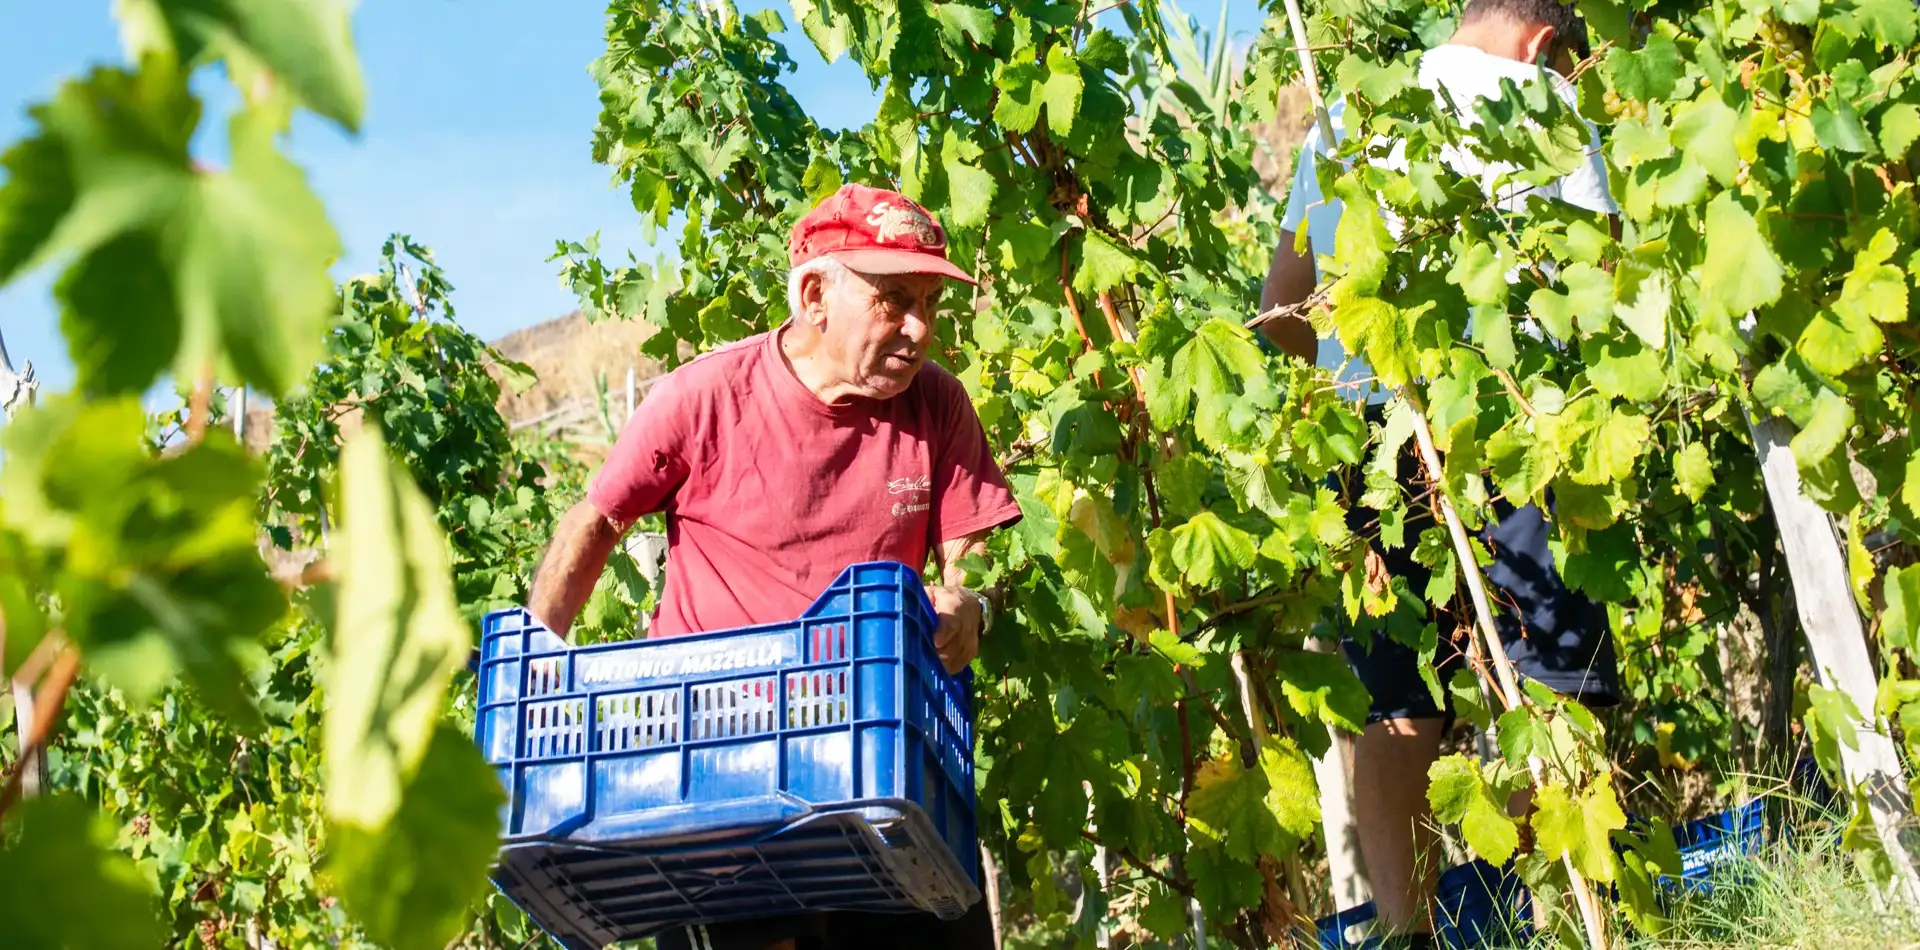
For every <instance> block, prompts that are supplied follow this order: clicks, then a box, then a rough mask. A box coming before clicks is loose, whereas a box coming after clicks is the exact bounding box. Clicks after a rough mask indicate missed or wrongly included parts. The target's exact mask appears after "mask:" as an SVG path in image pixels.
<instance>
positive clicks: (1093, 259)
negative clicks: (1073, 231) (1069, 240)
mask: <svg viewBox="0 0 1920 950" xmlns="http://www.w3.org/2000/svg"><path fill="white" fill-rule="evenodd" d="M982 174H985V173H984V172H982ZM1140 267H1141V264H1140V259H1139V258H1138V257H1135V256H1134V255H1133V252H1131V251H1129V250H1127V249H1126V248H1123V247H1121V246H1120V245H1118V244H1115V243H1113V240H1112V239H1111V238H1108V237H1107V236H1106V235H1105V234H1103V233H1101V232H1099V231H1087V232H1086V236H1085V239H1084V240H1082V241H1081V242H1080V266H1079V268H1078V269H1076V270H1075V271H1074V272H1073V289H1074V290H1077V291H1079V292H1081V293H1083V294H1098V293H1101V292H1103V291H1106V290H1109V289H1111V288H1113V287H1115V286H1118V285H1119V284H1121V283H1123V282H1125V281H1128V280H1131V279H1133V277H1134V276H1135V275H1137V274H1139V273H1140Z"/></svg>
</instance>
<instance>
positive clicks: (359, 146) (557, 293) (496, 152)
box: [0, 0, 1260, 390]
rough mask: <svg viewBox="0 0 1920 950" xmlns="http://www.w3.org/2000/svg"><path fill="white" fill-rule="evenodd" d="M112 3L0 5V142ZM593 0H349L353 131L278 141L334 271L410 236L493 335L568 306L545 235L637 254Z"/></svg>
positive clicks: (41, 295) (89, 48)
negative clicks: (335, 255)
mask: <svg viewBox="0 0 1920 950" xmlns="http://www.w3.org/2000/svg"><path fill="white" fill-rule="evenodd" d="M1228 2H1229V3H1231V4H1232V6H1233V11H1234V22H1233V25H1232V27H1230V31H1231V30H1234V29H1237V30H1240V31H1246V30H1251V29H1256V28H1257V27H1258V25H1259V23H1260V13H1259V11H1258V10H1257V9H1255V7H1254V4H1253V3H1252V2H1251V0H1228ZM768 5H773V6H776V7H778V8H779V9H780V11H781V13H782V16H783V17H785V19H787V20H788V21H789V22H792V20H793V16H792V10H791V8H790V7H788V6H787V4H786V3H785V2H784V0H771V2H769V0H747V2H743V3H741V6H742V8H743V9H746V10H748V11H751V10H755V9H760V8H762V7H764V6H768ZM111 7H112V4H111V2H110V0H51V2H49V0H40V2H34V0H0V147H4V145H5V144H8V143H11V142H13V141H14V140H16V139H18V138H20V137H21V136H22V135H24V134H26V132H27V131H28V128H29V126H28V123H27V121H26V116H25V111H24V110H25V107H26V105H27V104H28V103H30V102H34V101H38V100H42V99H45V98H47V97H48V96H49V95H50V94H51V93H52V92H53V90H54V88H55V87H56V85H57V84H58V83H59V81H60V80H61V79H62V78H64V77H68V76H73V75H76V74H78V73H81V72H82V71H84V70H85V69H86V68H87V67H88V66H89V65H91V64H95V63H116V62H119V61H120V60H121V53H120V47H119V38H118V34H117V32H116V27H115V24H114V22H113V19H112V16H111ZM1188 7H1189V10H1190V11H1191V12H1192V13H1193V14H1194V15H1195V16H1196V17H1198V18H1199V19H1200V20H1201V22H1202V23H1203V24H1206V25H1208V26H1211V25H1212V22H1213V20H1214V18H1215V17H1217V16H1218V15H1219V10H1220V7H1219V6H1218V0H1212V2H1209V0H1194V2H1191V3H1190V4H1188ZM604 10H605V4H604V3H601V2H581V0H546V2H535V0H518V2H512V0H366V2H362V3H361V4H360V5H359V6H358V9H357V10H356V12H355V14H354V19H353V25H354V36H355V38H356V41H357V44H358V47H359V53H360V58H361V65H362V67H363V69H364V70H365V72H366V78H367V87H368V102H367V115H366V120H365V123H364V124H363V127H362V130H361V132H360V134H359V135H358V136H357V137H349V136H347V135H345V134H343V133H341V132H339V131H337V130H335V129H333V128H332V127H331V126H327V125H325V124H323V123H320V122H310V121H302V122H300V123H297V124H296V125H295V128H294V132H293V135H292V136H291V139H290V141H289V143H288V146H287V147H288V150H289V152H290V153H291V154H292V155H293V157H294V158H295V160H297V161H298V162H299V163H300V164H301V165H302V166H303V167H305V168H306V169H307V172H308V175H309V177H310V179H311V181H312V183H313V185H314V187H315V188H316V189H317V190H318V191H319V193H320V196H321V197H322V198H323V199H325V201H326V203H327V208H328V209H329V211H330V213H331V215H332V217H333V222H334V226H335V227H336V228H338V229H339V231H340V234H341V238H342V240H343V242H344V243H345V245H346V248H347V254H346V257H345V258H344V259H343V260H342V261H341V262H340V264H339V266H337V267H336V268H335V275H336V276H345V275H349V274H353V273H357V272H360V271H363V270H366V269H368V268H369V267H370V266H371V265H372V263H373V261H374V257H375V255H376V254H378V252H379V249H380V243H381V241H383V240H384V239H385V237H386V236H387V234H389V233H391V232H394V231H404V232H407V233H410V234H412V235H413V236H414V238H415V239H417V240H419V241H421V242H422V243H425V244H427V245H428V246H430V247H432V248H433V249H434V251H435V254H436V258H437V259H438V261H439V263H440V264H441V266H443V267H444V268H446V270H447V273H448V276H449V277H450V279H451V280H452V281H453V283H454V286H455V288H456V289H455V293H454V298H453V303H454V306H455V308H456V310H457V311H458V316H459V319H460V322H461V323H462V324H464V325H466V326H467V327H468V328H469V329H471V330H473V331H474V332H476V333H479V334H480V335H481V336H483V337H486V338H489V339H492V338H496V337H498V336H500V335H502V334H505V333H507V332H510V331H512V330H515V329H519V328H521V327H524V326H527V325H530V324H533V323H538V322H540V321H542V320H546V319H549V318H552V317H556V316H559V315H562V314H564V313H567V312H568V311H570V310H572V309H573V297H572V295H571V293H569V292H568V291H566V290H564V289H563V288H562V287H561V286H560V284H559V281H558V278H557V276H556V274H557V271H556V265H555V264H551V263H548V262H547V261H546V257H547V255H548V254H549V253H551V251H552V248H553V244H554V241H555V240H556V239H560V238H568V239H573V238H580V237H584V236H586V235H588V234H590V233H593V232H595V231H598V232H600V235H601V249H602V253H603V255H604V256H607V257H608V258H609V259H622V260H623V259H624V256H625V252H626V251H627V250H629V249H631V250H633V251H635V252H636V253H638V254H639V255H640V256H641V257H642V258H643V259H650V258H651V257H652V256H653V252H652V251H651V250H650V249H649V248H647V247H645V246H644V245H642V244H641V243H640V240H641V238H640V229H639V226H638V224H637V220H638V218H637V215H636V214H635V212H634V211H633V208H632V205H631V204H630V203H629V202H628V200H627V198H626V195H625V192H624V191H623V190H620V189H616V188H614V187H613V186H612V184H611V181H610V178H609V174H608V170H607V169H606V168H604V167H602V166H599V165H595V164H594V163H593V161H592V159H591V158H590V155H589V145H590V136H591V134H592V131H593V124H594V119H595V117H596V116H597V115H598V112H599V100H598V98H597V94H598V91H597V89H596V87H595V85H594V83H593V80H592V79H591V78H590V77H589V76H588V75H587V65H588V64H589V63H590V62H592V60H593V58H594V57H595V56H597V55H599V53H600V51H601V49H602V36H601V30H602V25H603V18H602V17H603V12H604ZM1114 19H1115V20H1116V25H1117V20H1118V17H1117V16H1114ZM1241 40H1242V41H1244V40H1245V37H1244V36H1242V37H1241ZM786 45H787V48H788V52H789V54H790V55H791V56H792V57H793V59H794V60H795V61H796V62H797V63H798V64H799V71H798V72H797V73H796V74H794V75H792V76H789V77H788V79H787V84H788V87H789V88H790V89H791V90H792V91H793V93H794V95H795V96H796V98H798V99H799V101H800V103H801V105H802V106H803V107H805V108H806V109H807V110H808V112H809V113H811V114H812V115H813V116H814V117H815V119H816V120H818V121H820V122H821V123H822V124H825V125H832V126H849V125H860V124H863V123H865V122H866V121H867V120H868V119H870V118H871V117H872V116H873V113H874V110H875V108H876V107H877V105H878V101H879V100H878V97H877V95H875V94H874V93H873V92H872V90H871V89H870V87H869V86H868V85H867V81H866V78H865V77H864V76H863V75H861V73H860V70H859V68H858V67H856V66H855V65H853V64H852V63H851V62H850V61H847V60H844V59H843V60H841V61H840V62H838V63H835V64H833V65H828V64H826V63H824V62H823V61H821V59H820V57H819V54H818V53H816V52H815V51H814V49H813V48H812V46H811V44H809V43H807V42H806V40H805V38H804V37H803V36H801V35H800V34H799V32H798V30H792V31H790V35H789V36H788V37H787V38H786ZM202 85H203V87H210V88H212V89H218V87H217V86H209V84H202ZM53 277H54V273H53V272H52V271H51V270H43V271H41V272H39V273H36V274H33V275H30V276H28V277H26V278H24V279H21V280H17V281H15V282H14V283H13V284H12V285H9V286H7V287H5V288H0V331H3V332H4V333H5V335H6V343H7V347H8V349H9V351H10V352H11V354H12V356H13V359H14V362H15V363H16V364H18V363H19V362H20V361H21V360H23V359H29V360H32V361H33V362H34V364H35V365H36V366H37V367H38V368H39V370H40V373H41V377H42V379H43V380H44V381H45V382H44V388H45V389H48V390H57V389H63V388H66V387H67V386H68V385H70V384H71V382H72V370H71V367H70V366H69V365H68V363H67V358H66V354H65V347H64V344H63V343H62V342H61V338H60V335H59V317H58V313H57V311H56V309H55V307H54V304H53V301H52V297H51V294H50V291H49V288H50V286H51V284H52V281H53Z"/></svg>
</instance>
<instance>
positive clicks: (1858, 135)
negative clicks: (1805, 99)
mask: <svg viewBox="0 0 1920 950" xmlns="http://www.w3.org/2000/svg"><path fill="white" fill-rule="evenodd" d="M1813 134H1814V137H1815V138H1817V139H1819V141H1820V147H1821V148H1824V149H1827V150H1829V151H1836V152H1854V153H1856V154H1865V153H1867V152H1871V151H1873V137H1872V136H1870V135H1868V134H1867V127H1866V124H1865V123H1863V122H1861V121H1860V113H1859V112H1858V111H1856V110H1855V109H1854V107H1853V103H1851V102H1848V101H1847V100H1846V97H1844V96H1839V95H1834V96H1829V97H1827V98H1825V99H1822V100H1820V102H1819V103H1817V104H1815V105H1814V107H1813Z"/></svg>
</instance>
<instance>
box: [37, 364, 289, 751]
mask: <svg viewBox="0 0 1920 950" xmlns="http://www.w3.org/2000/svg"><path fill="white" fill-rule="evenodd" d="M145 428H146V420H145V418H144V415H143V413H142V411H141V409H140V406H139V403H138V402H137V400H136V399H134V398H133V397H120V398H118V399H111V400H102V401H98V402H91V403H82V402H79V401H77V400H74V399H72V398H63V399H59V400H54V401H50V402H49V403H47V404H46V405H44V406H42V407H40V408H38V409H36V410H35V411H32V412H28V413H24V414H22V415H21V416H19V417H18V418H17V419H16V420H15V421H14V422H13V423H12V424H11V425H9V426H8V427H7V429H6V430H5V438H4V445H5V447H6V455H7V466H6V468H5V470H4V472H0V492H3V493H4V494H5V496H6V499H7V505H6V506H5V508H4V509H0V517H3V518H4V519H5V523H6V524H7V525H8V526H10V527H12V528H14V529H15V530H18V531H20V532H21V533H22V534H23V535H24V536H25V537H27V538H28V539H30V540H32V541H35V542H37V543H39V544H42V545H45V546H47V547H49V548H52V549H56V550H60V551H63V552H64V567H65V570H64V572H63V574H62V575H61V577H60V580H59V582H58V583H57V584H56V587H55V591H54V593H57V594H58V596H59V598H60V601H61V604H62V608H63V612H64V615H65V617H64V622H65V627H66V631H67V634H68V636H70V637H72V638H73V639H74V640H75V641H77V642H78V643H80V644H81V645H82V646H83V647H85V648H86V650H87V652H88V655H89V659H90V661H91V662H92V663H93V664H94V667H95V668H96V669H97V670H98V672H100V673H101V674H102V675H103V676H105V677H106V678H107V680H108V681H109V682H111V683H112V684H113V685H115V686H118V687H120V688H121V689H124V690H126V692H127V693H128V695H129V698H131V699H133V700H134V702H136V703H144V702H147V701H149V700H152V699H153V698H155V697H156V696H157V695H158V694H159V691H160V690H161V688H163V687H165V686H167V685H169V683H170V682H171V681H172V680H173V679H174V677H175V676H177V675H178V674H180V673H182V672H184V673H186V674H187V675H188V676H189V677H190V678H191V679H192V681H193V683H194V685H195V686H196V687H197V688H198V689H199V691H200V693H201V695H202V697H203V698H204V699H205V700H206V701H207V702H208V704H209V705H211V706H212V707H213V708H215V709H217V710H219V711H220V712H221V713H222V714H224V715H225V716H227V717H228V718H229V719H231V720H232V721H233V722H234V723H235V724H236V725H238V726H239V727H241V728H242V729H244V730H252V729H253V728H255V727H256V726H257V724H258V716H257V714H256V712H255V710H254V707H253V703H252V701H251V699H250V690H249V688H248V683H247V676H246V671H245V669H244V667H243V666H242V662H241V657H243V656H245V655H246V653H247V652H248V650H247V647H248V644H250V643H252V642H254V641H257V640H258V638H259V637H260V636H261V635H262V634H263V633H264V632H265V631H266V630H267V629H268V628H269V627H271V626H272V625H273V623H274V622H275V621H277V620H279V619H280V618H281V616H283V615H284V613H285V612H286V598H285V596H284V595H283V594H282V592H281V590H280V587H279V585H278V584H276V583H274V581H273V580H272V579H271V578H269V577H268V576H267V571H266V565H265V564H263V563H262V562H261V560H260V556H259V554H258V552H257V549H256V547H255V545H256V543H257V531H258V529H257V526H256V524H255V522H254V520H253V506H254V498H255V497H256V495H257V492H258V490H259V469H258V467H257V465H256V463H255V462H254V460H253V459H251V458H250V457H249V456H248V455H247V453H246V451H245V450H244V449H242V448H241V447H240V446H238V445H236V444H235V443H234V442H233V440H232V439H231V438H229V437H228V436H227V435H226V433H224V432H220V431H216V432H213V433H209V434H208V436H207V438H206V439H205V440H204V441H202V442H200V443H198V444H194V445H191V446H189V447H186V448H183V449H181V450H178V451H175V452H173V453H171V454H168V455H164V456H154V455H151V454H149V453H148V452H147V451H146V449H145V446H144V437H145Z"/></svg>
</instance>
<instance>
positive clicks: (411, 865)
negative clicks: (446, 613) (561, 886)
mask: <svg viewBox="0 0 1920 950" xmlns="http://www.w3.org/2000/svg"><path fill="white" fill-rule="evenodd" d="M505 799H506V797H505V794H504V793H503V791H502V790H501V788H500V781H499V778H498V777H497V776H495V775H494V772H493V769H492V767H491V766H489V765H487V763H486V761H485V760H484V759H482V758H481V756H480V750H479V749H477V748H475V747H474V744H473V742H472V740H470V739H468V738H467V736H466V735H465V734H463V733H462V732H461V731H460V730H459V729H456V728H454V727H453V726H452V725H450V724H447V723H441V724H439V725H438V726H436V727H434V729H433V734H432V738H431V739H430V740H429V742H428V745H427V748H426V752H425V754H424V755H423V756H422V757H421V759H420V764H419V768H418V769H417V770H416V771H415V772H414V774H413V776H412V778H411V779H410V780H409V781H408V782H407V786H406V789H405V791H404V792H403V793H402V794H401V798H400V805H399V808H398V810H396V811H395V812H394V813H393V815H392V818H391V820H390V821H389V822H388V823H387V824H386V827H385V828H384V829H383V830H379V831H375V830H370V829H369V828H367V827H364V826H361V825H358V824H346V825H339V826H336V827H335V828H334V829H333V832H332V836H331V837H330V838H329V839H328V842H327V844H328V852H329V858H330V860H331V870H332V878H333V879H334V880H336V881H338V882H339V887H340V897H341V899H342V900H343V901H344V902H345V903H346V907H347V909H348V910H349V911H351V912H352V913H353V919H354V921H355V922H357V923H358V924H360V926H362V927H364V928H366V931H367V935H368V936H370V937H372V938H373V939H375V940H377V941H379V942H380V943H381V944H382V945H383V946H388V947H393V948H395V950H439V948H441V947H444V946H446V945H447V941H449V940H451V939H452V938H453V937H455V936H456V935H458V934H459V933H460V930H461V927H462V926H464V925H465V923H466V921H467V907H468V905H469V904H471V903H473V901H474V900H476V899H477V898H479V897H480V895H481V894H483V893H485V892H486V889H487V871H488V870H489V869H490V868H491V867H492V866H493V860H494V857H495V853H496V852H497V850H498V848H499V836H500V806H501V805H502V804H504V802H505Z"/></svg>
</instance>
